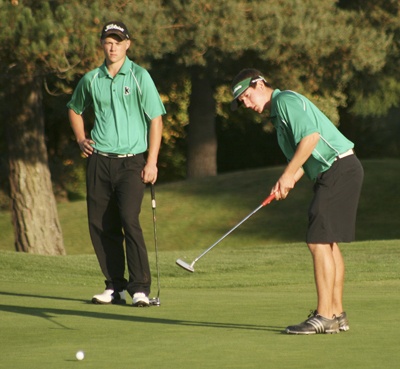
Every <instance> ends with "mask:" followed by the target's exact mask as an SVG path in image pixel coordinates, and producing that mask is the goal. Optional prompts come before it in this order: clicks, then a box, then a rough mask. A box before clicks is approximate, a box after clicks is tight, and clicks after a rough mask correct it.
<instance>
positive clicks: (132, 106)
mask: <svg viewBox="0 0 400 369" xmlns="http://www.w3.org/2000/svg"><path fill="white" fill-rule="evenodd" d="M100 41H101V46H102V48H103V51H104V55H105V62H104V63H103V64H102V65H101V66H100V67H98V68H96V69H94V70H92V71H90V72H88V73H87V74H85V75H84V76H83V78H82V79H81V80H80V82H79V83H78V86H77V87H76V89H75V91H74V94H73V95H72V98H71V101H70V102H69V103H68V105H67V106H68V108H69V111H68V113H69V119H70V122H71V127H72V129H73V131H74V134H75V137H76V140H77V142H78V144H79V147H80V149H81V150H82V153H83V155H84V156H85V157H87V158H88V162H87V173H86V175H87V178H86V181H87V207H88V219H89V230H90V236H91V239H92V243H93V247H94V249H95V252H96V255H97V258H98V261H99V264H100V268H101V270H102V272H103V274H104V276H105V278H106V280H105V284H106V288H105V290H104V292H102V293H100V294H98V295H94V296H93V298H92V302H93V303H98V304H109V303H125V302H126V297H125V290H127V291H128V292H129V294H130V295H131V296H132V297H133V300H132V304H133V306H149V299H148V295H149V292H150V286H151V277H150V268H149V262H148V257H147V250H146V246H145V242H144V239H143V234H142V229H141V227H140V224H139V213H140V208H141V204H142V200H143V193H144V189H145V184H146V183H151V184H154V183H155V182H156V180H157V172H158V169H157V159H158V153H159V149H160V144H161V136H162V115H163V114H165V109H164V106H163V104H162V102H161V99H160V96H159V94H158V92H157V89H156V87H155V85H154V82H153V80H152V79H151V77H150V75H149V73H148V72H147V71H146V70H145V69H144V68H142V67H140V66H139V65H137V64H135V63H134V62H132V61H131V60H129V58H128V57H127V55H126V52H127V50H128V48H129V46H130V37H129V33H128V31H127V29H126V26H125V24H123V23H121V22H109V23H107V24H106V25H105V26H104V27H103V30H102V33H101V37H100ZM88 107H93V110H94V113H95V122H94V126H93V129H92V131H91V133H90V138H86V134H85V129H84V120H83V118H82V114H83V112H84V111H85V109H86V108H88ZM146 151H147V160H145V158H144V153H145V152H146ZM124 242H125V247H126V262H127V265H128V273H129V279H128V280H127V279H126V278H125V249H124Z"/></svg>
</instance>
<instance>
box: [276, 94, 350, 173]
mask: <svg viewBox="0 0 400 369" xmlns="http://www.w3.org/2000/svg"><path fill="white" fill-rule="evenodd" d="M271 120H272V123H273V125H274V126H275V129H276V131H277V136H278V144H279V147H280V148H281V150H282V151H283V153H284V155H285V156H286V158H287V159H288V160H289V161H290V160H291V159H292V158H293V156H294V153H295V151H296V149H297V145H298V144H299V143H300V141H301V140H302V139H303V138H304V137H306V136H308V135H310V134H312V133H315V132H318V133H319V135H320V140H319V141H318V144H317V146H316V147H315V149H314V150H313V152H312V154H311V156H310V157H309V158H308V160H307V161H306V162H305V163H304V165H303V169H304V172H305V174H306V175H307V176H308V177H309V178H310V179H313V180H314V179H315V178H316V177H317V175H318V174H319V173H322V172H325V171H326V170H328V169H329V168H330V167H331V165H332V164H333V162H334V161H335V158H336V157H337V156H338V155H339V154H343V153H345V152H346V151H348V150H350V149H352V148H353V147H354V144H353V142H351V141H349V140H348V139H347V138H346V137H345V136H344V135H343V134H342V133H341V132H340V131H339V130H338V129H337V128H336V127H335V125H334V124H333V123H332V122H331V121H330V120H329V119H328V118H327V117H326V116H325V115H324V114H323V113H322V112H321V111H320V110H319V109H318V108H317V107H316V106H315V105H314V104H313V103H312V102H311V101H310V100H308V99H307V98H306V97H304V96H302V95H300V94H299V93H297V92H293V91H280V90H278V89H276V90H274V92H273V94H272V101H271Z"/></svg>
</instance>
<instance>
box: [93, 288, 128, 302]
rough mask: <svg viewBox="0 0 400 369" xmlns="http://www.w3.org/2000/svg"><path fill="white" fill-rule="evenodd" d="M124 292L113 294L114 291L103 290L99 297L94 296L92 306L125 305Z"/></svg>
mask: <svg viewBox="0 0 400 369" xmlns="http://www.w3.org/2000/svg"><path fill="white" fill-rule="evenodd" d="M125 292H126V291H121V292H114V290H104V292H103V293H100V294H99V295H94V296H93V297H92V302H93V304H118V305H123V304H126V297H125Z"/></svg>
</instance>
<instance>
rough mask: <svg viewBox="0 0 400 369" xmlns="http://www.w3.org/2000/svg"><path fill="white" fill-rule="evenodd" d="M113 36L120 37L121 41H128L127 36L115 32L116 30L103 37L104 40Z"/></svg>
mask: <svg viewBox="0 0 400 369" xmlns="http://www.w3.org/2000/svg"><path fill="white" fill-rule="evenodd" d="M111 35H115V36H118V37H119V38H120V39H121V40H127V37H126V35H125V34H123V33H122V32H118V31H115V30H112V31H110V32H106V33H105V34H104V35H103V37H102V39H103V40H104V39H105V38H107V37H110V36H111Z"/></svg>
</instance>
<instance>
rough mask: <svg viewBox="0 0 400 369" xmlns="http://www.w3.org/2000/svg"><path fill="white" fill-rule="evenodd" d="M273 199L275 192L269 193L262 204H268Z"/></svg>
mask: <svg viewBox="0 0 400 369" xmlns="http://www.w3.org/2000/svg"><path fill="white" fill-rule="evenodd" d="M273 199H275V194H274V193H273V194H271V195H269V196H268V197H267V198H266V199H265V200H264V201H263V202H262V204H261V205H262V206H265V205H268V204H269V203H270V202H271V201H272V200H273Z"/></svg>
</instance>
